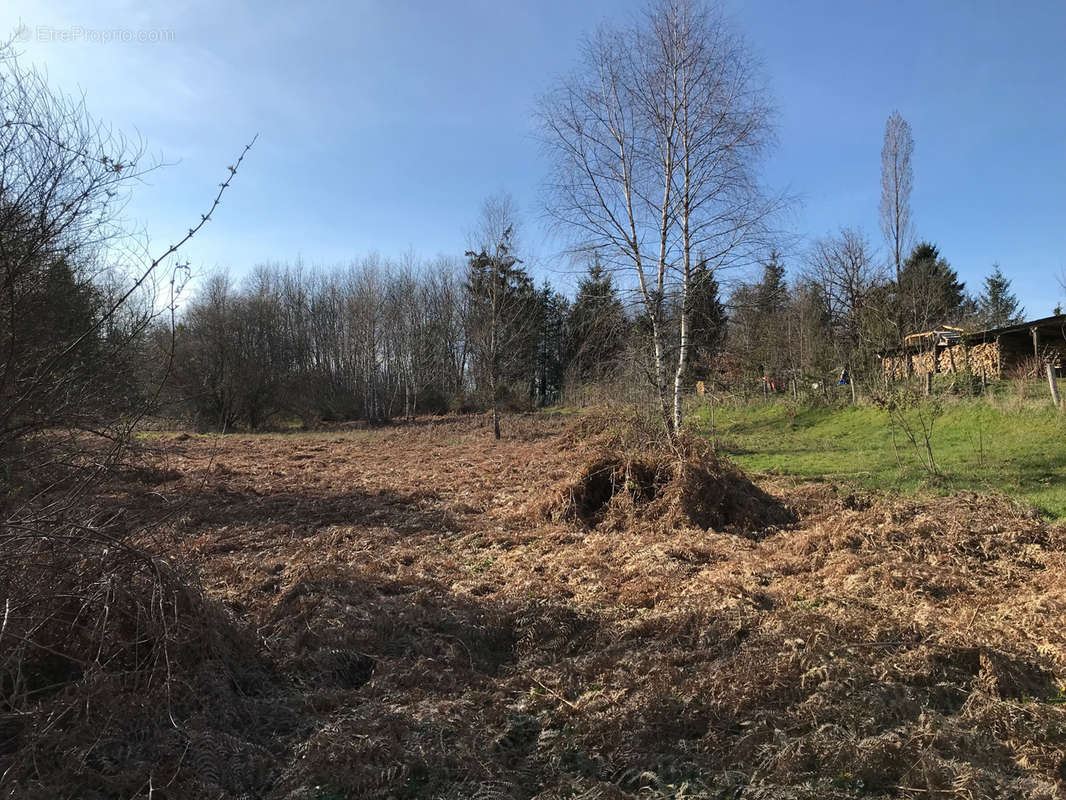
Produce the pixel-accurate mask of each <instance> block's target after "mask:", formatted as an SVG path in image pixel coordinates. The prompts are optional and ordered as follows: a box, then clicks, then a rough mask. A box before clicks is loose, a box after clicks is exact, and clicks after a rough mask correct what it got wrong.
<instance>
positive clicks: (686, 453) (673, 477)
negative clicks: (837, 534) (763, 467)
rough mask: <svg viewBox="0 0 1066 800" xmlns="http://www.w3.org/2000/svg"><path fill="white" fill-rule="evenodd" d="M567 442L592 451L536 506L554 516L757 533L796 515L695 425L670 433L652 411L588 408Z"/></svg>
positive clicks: (595, 523)
mask: <svg viewBox="0 0 1066 800" xmlns="http://www.w3.org/2000/svg"><path fill="white" fill-rule="evenodd" d="M562 442H563V445H564V446H566V447H574V446H575V445H577V446H579V447H580V448H581V449H582V450H584V451H585V453H586V458H585V461H584V463H583V464H582V466H581V467H580V468H579V469H578V470H577V472H576V474H575V475H574V476H573V477H572V478H570V479H567V480H565V481H563V482H562V483H561V484H560V485H558V486H556V487H554V488H553V489H552V491H551V492H550V494H549V496H548V497H547V499H546V500H545V501H543V502H542V503H541V504H540V505H539V506H538V507H537V512H538V513H539V514H540V515H542V516H546V517H548V518H550V519H553V520H560V519H570V520H575V521H577V522H580V523H581V524H583V525H585V526H587V527H589V528H601V527H605V528H611V529H618V530H621V529H623V528H625V527H627V526H630V525H632V524H633V523H634V522H637V521H642V522H645V523H653V524H656V525H660V526H664V527H668V528H681V527H689V528H699V529H701V530H713V531H718V532H723V533H733V534H738V535H742V536H748V537H753V538H760V537H761V536H763V535H765V534H767V533H769V532H772V531H773V530H776V529H778V528H781V527H783V526H786V525H790V524H792V523H794V522H795V521H796V515H795V513H794V512H793V511H792V510H791V509H790V508H788V507H787V506H785V505H784V504H783V503H782V502H781V501H780V500H778V499H777V498H775V497H773V496H772V495H770V494H768V493H767V492H765V491H763V490H762V489H760V488H759V487H758V486H756V485H755V484H754V483H752V482H751V481H750V480H749V479H748V478H747V477H746V476H745V475H744V473H743V472H742V471H741V470H740V469H739V468H738V467H737V466H736V465H735V464H733V463H732V462H730V461H729V460H728V459H726V458H724V457H722V456H721V455H719V454H718V453H717V452H715V450H714V449H713V448H712V447H711V445H710V443H709V442H708V441H707V440H706V439H704V438H702V437H699V436H696V435H694V434H692V433H690V432H689V431H686V430H683V431H681V432H680V433H679V434H677V435H674V436H671V435H669V434H668V433H667V432H666V430H665V429H664V428H663V426H662V425H661V424H656V422H655V421H654V420H650V419H648V418H646V417H641V416H639V415H634V414H630V415H628V416H625V415H623V416H618V415H608V414H606V413H599V414H588V415H585V416H584V417H583V418H582V419H581V420H580V421H579V422H578V423H576V424H575V425H574V426H572V427H571V428H570V429H569V430H568V431H567V432H566V433H565V434H564V435H563V437H562Z"/></svg>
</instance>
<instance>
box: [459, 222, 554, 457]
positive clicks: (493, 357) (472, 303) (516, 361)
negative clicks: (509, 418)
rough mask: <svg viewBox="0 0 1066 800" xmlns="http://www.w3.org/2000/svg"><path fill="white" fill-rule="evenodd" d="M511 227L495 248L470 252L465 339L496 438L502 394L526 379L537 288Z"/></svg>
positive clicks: (497, 435)
mask: <svg viewBox="0 0 1066 800" xmlns="http://www.w3.org/2000/svg"><path fill="white" fill-rule="evenodd" d="M512 242H513V229H512V228H511V227H510V226H508V227H507V228H506V229H504V230H503V231H502V233H501V235H500V237H499V239H498V240H497V241H495V242H493V243H492V244H491V247H488V248H485V249H483V250H480V251H476V252H475V251H469V252H467V254H466V255H467V258H468V259H469V262H468V268H467V279H466V285H465V288H466V292H467V296H468V298H469V299H468V305H467V308H468V311H467V338H468V340H469V342H470V345H471V349H472V350H473V354H474V356H475V359H476V361H475V376H476V380H477V382H478V388H479V389H480V390H481V391H483V392H486V391H487V394H488V398H489V400H490V402H491V404H492V427H493V435H494V436H495V437H496V438H497V439H499V438H500V415H499V400H500V395H501V393H503V392H504V391H506V390H507V388H508V385H509V384H512V383H515V382H517V381H520V380H522V379H523V378H526V377H528V375H529V372H530V369H529V368H530V366H531V365H532V362H533V354H534V353H535V352H536V346H535V340H534V339H533V338H532V337H531V336H530V334H531V332H532V331H533V330H534V329H535V325H536V316H535V312H536V294H537V293H536V290H535V289H534V287H533V281H532V280H531V279H530V277H529V274H528V273H527V272H526V271H525V269H523V268H522V267H521V266H520V264H521V261H519V260H518V259H517V258H516V257H515V256H514V254H513V252H512V251H513V243H512Z"/></svg>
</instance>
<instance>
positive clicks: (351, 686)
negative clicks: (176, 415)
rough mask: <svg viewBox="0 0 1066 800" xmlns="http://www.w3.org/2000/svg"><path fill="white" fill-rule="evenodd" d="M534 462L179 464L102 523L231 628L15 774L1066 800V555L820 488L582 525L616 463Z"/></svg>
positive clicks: (254, 440)
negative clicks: (725, 527)
mask: <svg viewBox="0 0 1066 800" xmlns="http://www.w3.org/2000/svg"><path fill="white" fill-rule="evenodd" d="M504 430H505V439H504V440H503V441H501V442H498V443H493V442H492V441H491V439H490V438H489V434H488V430H487V428H485V426H484V422H483V420H474V419H463V420H449V421H443V422H433V421H424V422H420V423H419V424H417V425H412V426H407V427H398V428H392V429H387V430H383V431H365V432H350V433H343V434H336V433H323V434H304V435H291V436H237V435H235V436H226V437H224V438H212V437H199V436H189V435H180V436H179V435H164V436H159V437H154V438H152V439H150V440H149V442H148V450H147V451H146V452H145V453H144V454H143V455H142V456H141V463H140V465H139V466H138V467H137V468H136V469H131V470H130V471H129V473H128V474H127V475H126V476H125V478H126V479H125V481H123V482H116V483H114V484H113V485H112V486H111V487H110V492H109V495H108V496H107V497H106V498H103V502H105V503H108V504H111V505H112V506H114V507H119V506H121V507H123V508H125V509H127V510H126V511H125V512H124V513H125V515H126V519H127V521H128V525H129V526H130V528H131V529H136V528H137V526H138V523H139V521H140V520H148V519H155V518H158V517H159V516H160V515H162V516H163V517H164V520H165V521H164V522H163V523H162V524H160V525H157V526H155V527H153V528H152V529H151V530H150V531H149V532H148V533H145V534H142V535H141V536H140V540H141V542H142V544H144V546H145V547H147V548H150V549H152V550H154V551H156V552H161V553H165V554H166V557H167V560H168V562H170V563H171V564H173V565H176V566H179V567H182V566H187V567H190V568H192V569H194V570H195V572H196V573H197V574H198V575H199V578H200V580H201V581H202V584H203V586H204V587H205V590H206V593H207V595H208V597H209V598H210V600H211V601H212V603H215V604H218V605H219V606H221V608H222V609H223V610H224V613H223V614H221V615H220V620H221V621H220V622H219V623H218V624H219V625H221V626H223V628H220V629H219V631H217V632H215V633H213V634H211V635H206V634H205V635H203V636H199V637H198V638H196V639H195V641H194V640H193V639H190V640H189V641H188V642H187V643H186V644H184V645H182V647H180V648H179V647H175V648H174V652H173V654H172V670H173V674H172V681H171V683H170V685H169V687H168V689H167V690H166V694H165V701H161V702H159V703H158V704H156V703H154V702H149V701H147V700H144V699H138V698H143V697H157V698H158V697H161V696H162V695H149V694H142V695H137V694H134V695H128V696H126V697H125V698H124V699H121V700H120V699H116V700H115V701H114V705H113V708H112V709H111V710H110V711H108V712H106V713H104V712H101V711H100V710H99V707H98V706H94V708H93V713H90V712H89V710H88V708H86V709H85V710H84V712H81V711H79V712H72V714H71V716H69V717H67V718H66V719H64V720H63V723H62V724H61V725H59V726H57V727H55V729H54V730H51V731H43V732H41V731H38V733H40V734H41V735H40V736H38V737H36V738H35V739H34V741H35V742H36V743H35V744H34V748H35V749H34V754H35V759H36V763H35V764H34V763H30V762H28V761H27V760H26V759H25V758H24V756H25V755H26V753H25V751H21V752H20V751H16V752H15V754H14V755H12V753H11V752H10V751H9V752H8V753H7V754H0V768H7V767H8V766H10V765H11V764H14V765H15V766H14V767H12V768H13V769H14V770H15V773H13V774H16V775H17V787H18V789H19V792H20V794H19V796H25V797H34V796H36V797H46V796H47V797H51V796H58V795H57V794H56V793H55V792H56V791H57V787H61V786H62V787H66V789H67V790H68V791H67V792H66V795H69V788H70V787H71V786H78V787H81V788H80V791H81V794H76V795H74V796H78V797H94V798H102V797H128V796H133V795H134V794H135V793H139V796H147V794H146V792H147V789H148V787H151V789H152V794H151V796H152V797H153V798H157V799H158V798H163V797H166V798H178V797H180V798H190V797H205V798H206V797H212V798H218V797H227V798H228V797H233V798H237V797H241V798H252V797H263V798H294V799H295V798H317V799H318V800H339V799H340V798H423V797H425V798H430V797H441V798H475V797H476V798H534V797H536V798H567V797H575V798H576V797H581V798H623V797H642V798H643V797H664V798H665V797H708V798H727V797H729V798H733V797H742V798H780V797H791V798H845V797H847V798H850V797H855V796H866V797H913V798H928V797H975V798H976V797H1027V798H1053V797H1061V796H1062V786H1063V780H1064V778H1066V706H1064V705H1063V701H1064V700H1066V695H1064V694H1063V692H1062V689H1061V683H1060V679H1061V678H1062V676H1064V675H1066V640H1064V637H1063V633H1062V628H1061V620H1062V618H1063V617H1062V615H1063V613H1064V612H1066V535H1064V531H1063V529H1062V528H1061V527H1058V526H1051V525H1048V524H1047V523H1046V522H1045V521H1042V520H1041V519H1039V518H1037V517H1035V516H1033V515H1031V514H1029V513H1027V512H1025V511H1024V510H1023V509H1022V508H1021V507H1018V506H1016V505H1014V504H1013V503H1012V502H1011V501H1008V500H1006V499H1002V498H994V497H993V498H984V497H979V496H976V495H972V494H967V495H961V496H956V497H951V498H946V499H939V500H936V501H935V502H931V503H926V502H923V501H919V500H914V499H898V498H897V499H891V498H889V499H886V498H882V497H879V496H876V495H873V494H867V493H862V492H857V493H856V492H854V491H851V490H838V489H835V488H834V487H832V486H831V485H827V484H820V485H807V486H799V487H796V486H794V485H792V482H791V481H789V482H785V481H781V482H779V483H773V482H769V483H767V482H764V483H762V484H761V489H762V490H764V491H765V492H767V495H766V498H767V502H768V503H779V504H780V505H781V506H782V507H783V508H785V509H786V510H787V511H788V512H789V513H790V515H794V516H795V518H796V519H797V521H796V522H794V523H793V524H790V525H785V526H784V527H773V528H768V529H762V530H753V531H751V532H750V533H748V534H747V535H738V534H730V533H721V532H715V531H713V530H708V531H705V530H701V529H699V528H697V527H692V526H688V525H685V524H684V520H683V518H678V517H676V516H675V517H671V516H669V515H667V514H652V513H650V509H652V508H653V507H655V506H654V502H652V500H653V498H643V499H642V498H641V497H640V496H638V495H639V493H638V492H637V490H636V489H635V488H634V489H633V492H632V494H630V495H627V497H626V498H624V502H623V500H622V499H618V498H617V497H616V498H615V499H614V500H610V501H608V506H610V505H611V503H616V505H617V509H616V510H617V513H615V514H614V515H613V516H612V515H611V514H606V515H604V516H602V518H589V520H588V522H587V523H585V522H582V521H581V520H579V519H565V518H564V519H559V520H557V521H553V520H552V519H551V518H550V516H549V515H547V514H546V512H545V509H546V508H549V507H550V502H548V501H550V499H551V498H552V497H557V496H559V492H560V489H561V487H566V486H567V485H568V483H567V482H568V481H572V480H573V479H574V478H575V476H577V475H580V474H581V473H582V467H583V465H587V464H588V463H590V462H591V461H592V460H594V459H595V458H596V457H598V456H597V453H598V452H599V450H598V448H597V446H596V444H595V441H593V442H591V443H582V442H581V441H580V438H581V437H580V436H575V435H574V434H573V433H570V434H569V435H561V434H564V433H565V432H564V430H563V422H562V421H560V420H559V419H558V418H529V417H527V418H520V419H507V420H505V425H504ZM628 487H629V482H628V481H627V482H626V488H625V491H627V492H628V491H630V490H629V488H628ZM618 491H619V496H620V495H621V493H622V491H623V490H622V489H621V488H619V489H618ZM752 496H753V497H756V496H760V495H758V494H753V495H752ZM645 500H647V502H645ZM616 501H617V502H616ZM612 507H613V506H612ZM605 508H607V506H605ZM623 511H625V514H624V515H623V513H622V512H623ZM590 524H591V525H594V526H595V527H590ZM176 623H177V620H175V624H176ZM226 626H228V627H226ZM168 663H169V662H168ZM72 691H78V687H74V689H73V690H72ZM145 691H146V692H147V691H148V690H145ZM117 697H118V696H116V698H117ZM49 702H50V701H49ZM28 739H29V737H27V740H28ZM3 759H6V760H7V764H5V763H4V761H3Z"/></svg>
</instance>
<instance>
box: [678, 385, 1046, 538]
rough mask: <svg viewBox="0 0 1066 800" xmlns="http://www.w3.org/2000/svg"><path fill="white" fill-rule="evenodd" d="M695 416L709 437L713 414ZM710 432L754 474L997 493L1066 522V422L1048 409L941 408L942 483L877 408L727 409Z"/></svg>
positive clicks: (997, 404) (936, 444)
mask: <svg viewBox="0 0 1066 800" xmlns="http://www.w3.org/2000/svg"><path fill="white" fill-rule="evenodd" d="M693 412H694V413H693V414H692V417H691V418H692V419H693V420H694V422H695V424H696V427H697V429H698V430H700V431H701V432H703V433H705V434H708V435H710V433H711V425H710V417H711V415H710V409H709V408H708V407H707V405H706V404H701V405H700V406H698V407H697V408H695V409H694V410H693ZM714 429H715V430H714V432H715V436H716V438H717V439H718V441H719V445H720V447H721V448H722V450H723V451H724V452H726V453H727V454H729V455H730V456H731V457H732V458H733V459H734V460H735V461H736V462H737V463H739V464H740V465H741V466H742V467H744V468H745V469H747V470H750V471H755V472H772V473H778V474H784V475H793V476H797V477H801V478H807V479H822V480H832V481H844V482H851V483H855V484H857V485H859V486H862V487H865V488H869V489H899V490H902V491H912V490H915V489H933V490H936V491H958V490H964V489H968V490H973V491H983V492H987V491H1000V492H1004V493H1006V494H1008V495H1011V496H1013V497H1016V498H1018V499H1019V500H1022V501H1024V502H1027V503H1030V504H1032V505H1033V506H1036V507H1037V508H1038V509H1040V510H1041V511H1043V512H1044V513H1046V514H1048V515H1050V516H1052V517H1066V416H1064V415H1063V414H1061V413H1059V412H1058V411H1056V410H1055V409H1054V408H1051V407H1050V405H1048V404H1047V403H1046V402H1044V403H1042V404H1041V403H1035V402H1034V403H1019V402H1013V403H1011V402H1001V401H998V400H993V401H992V402H986V401H983V400H949V401H947V402H946V403H945V404H944V410H943V414H942V415H941V416H940V417H939V418H937V420H936V422H935V425H934V427H933V435H932V438H931V443H932V449H933V455H934V457H935V459H936V462H937V465H938V467H939V468H940V472H941V473H942V475H941V477H935V476H932V475H930V474H929V472H928V471H927V470H925V469H923V468H922V466H921V464H920V462H919V459H918V457H917V454H916V453H915V450H914V447H913V446H912V445H911V444H910V442H908V441H907V439H906V437H905V436H904V435H903V434H902V433H901V432H900V430H899V428H898V427H897V428H895V430H893V426H892V424H891V422H890V418H889V414H888V412H886V411H883V410H880V409H878V408H875V407H873V406H868V405H859V406H846V407H829V406H824V405H821V406H809V407H803V406H800V407H796V406H789V405H784V404H768V403H760V404H756V405H747V406H745V405H724V406H720V407H718V408H716V409H715V414H714Z"/></svg>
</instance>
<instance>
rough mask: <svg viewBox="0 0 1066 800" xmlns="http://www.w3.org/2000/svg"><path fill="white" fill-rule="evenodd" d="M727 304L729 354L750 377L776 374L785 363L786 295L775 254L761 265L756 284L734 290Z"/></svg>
mask: <svg viewBox="0 0 1066 800" xmlns="http://www.w3.org/2000/svg"><path fill="white" fill-rule="evenodd" d="M730 305H731V306H732V308H733V314H732V317H731V320H730V327H729V342H730V345H729V347H730V351H731V352H732V353H733V354H734V355H735V356H736V357H737V359H738V360H739V361H740V363H742V364H744V365H745V370H746V371H747V372H748V373H749V374H751V375H755V376H759V377H762V376H771V377H772V376H775V375H779V374H780V372H781V370H782V369H783V368H785V367H786V366H787V362H788V348H789V342H788V331H787V328H788V319H787V314H786V311H787V309H788V305H789V292H788V285H787V284H786V283H785V267H784V265H783V264H782V263H781V262H780V260H779V257H778V255H777V253H776V252H774V253H771V254H770V258H769V260H768V261H767V262H766V263H765V264H763V273H762V277H761V278H760V280H759V282H758V283H750V284H743V285H741V286H739V287H737V289H736V291H734V292H733V295H732V297H731V298H730Z"/></svg>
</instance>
